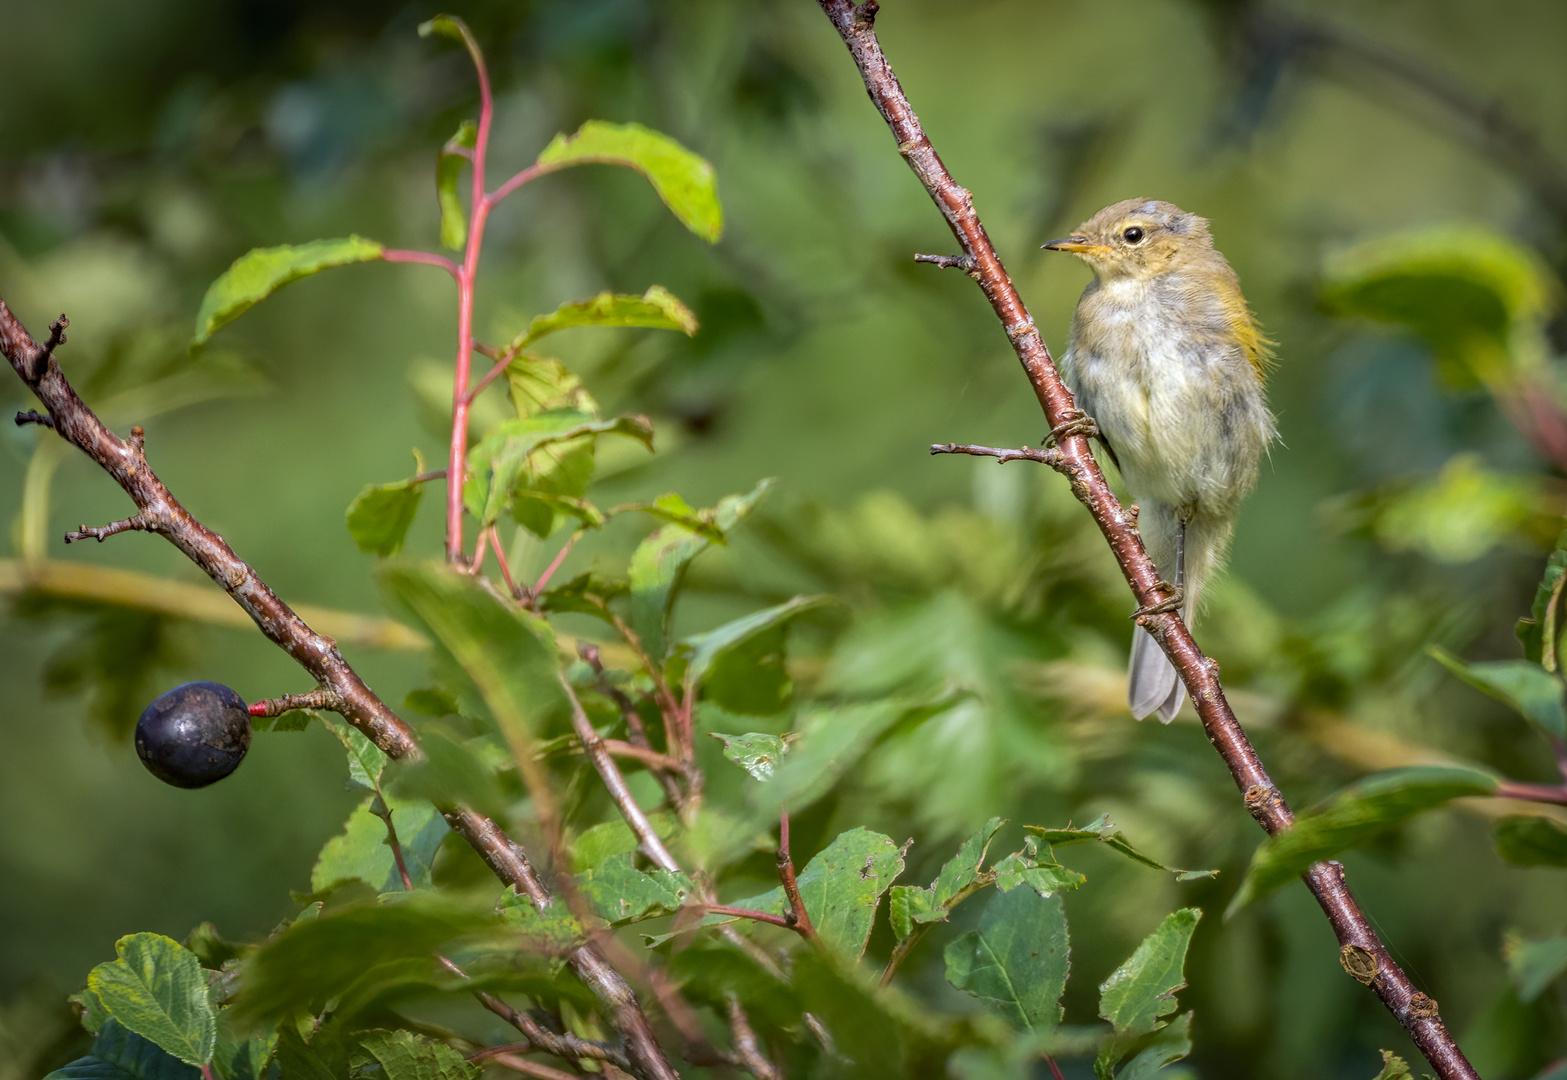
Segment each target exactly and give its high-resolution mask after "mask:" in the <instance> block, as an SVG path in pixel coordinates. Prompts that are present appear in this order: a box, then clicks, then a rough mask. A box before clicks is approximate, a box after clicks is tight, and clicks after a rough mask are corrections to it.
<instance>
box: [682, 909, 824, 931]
mask: <svg viewBox="0 0 1567 1080" xmlns="http://www.w3.org/2000/svg"><path fill="white" fill-rule="evenodd" d="M702 907H703V909H704V910H705V911H707V912H708V913H710V914H713V915H733V916H734V917H735V918H737V919H750V920H751V921H753V922H764V923H767V924H769V925H771V926H781V927H783V928H784V929H785V930H793V931H796V932H797V933H800V934H802V935H803V934H804V933H805V931H804V930H802V929H801V928H800V926H799V924H798V923H794V922H791V921H789V916H787V915H774V914H772V913H771V912H767V911H752V910H751V909H750V908H743V907H730V906H729V905H728V904H703V905H702Z"/></svg>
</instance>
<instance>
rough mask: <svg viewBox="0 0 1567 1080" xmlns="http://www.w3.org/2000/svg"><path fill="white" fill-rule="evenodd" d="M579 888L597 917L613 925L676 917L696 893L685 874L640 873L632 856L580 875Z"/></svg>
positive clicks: (617, 859)
mask: <svg viewBox="0 0 1567 1080" xmlns="http://www.w3.org/2000/svg"><path fill="white" fill-rule="evenodd" d="M577 887H578V889H579V890H580V891H581V893H582V895H583V896H585V897H586V898H587V901H588V903H589V905H590V906H591V907H592V908H593V911H594V913H595V914H597V915H598V916H599V917H601V918H603V919H604V920H605V921H607V922H609V923H611V924H613V925H621V924H624V923H632V922H637V921H639V920H642V919H648V918H652V917H653V916H655V915H673V914H674V913H675V912H677V911H679V910H680V909H681V907H683V906H684V905H685V903H686V899H687V898H688V897H690V896H692V895H694V894H695V892H696V885H695V884H694V883H693V882H692V880H691V879H690V878H689V877H687V876H686V875H685V874H681V873H676V872H675V871H672V870H665V869H662V868H656V869H653V870H649V871H647V872H646V873H644V872H643V871H641V870H638V869H637V868H636V866H635V865H634V857H633V856H632V855H631V854H629V853H628V854H625V855H621V856H618V857H616V858H613V859H607V860H605V861H604V862H602V863H600V864H599V865H598V866H596V867H594V868H593V869H591V870H588V871H586V872H584V873H582V874H579V875H578V877H577Z"/></svg>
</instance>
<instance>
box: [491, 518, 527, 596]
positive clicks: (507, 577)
mask: <svg viewBox="0 0 1567 1080" xmlns="http://www.w3.org/2000/svg"><path fill="white" fill-rule="evenodd" d="M487 531H488V532H489V536H490V547H492V548H494V549H495V565H496V567H497V568H498V569H499V570H500V572H501V580H502V581H504V582H505V583H506V591H507V592H509V593H511V595H512V597H513V598H514V599H521V598H522V594H521V593H520V592H518V591H517V583H516V582H515V581H513V580H512V579H511V566H510V565H509V564H508V563H507V561H506V552H504V551H502V550H501V536H500V533H498V532H496V531H495V526H494V525H491V526H490V527H489V529H488V530H487Z"/></svg>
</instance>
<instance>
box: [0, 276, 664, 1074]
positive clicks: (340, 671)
mask: <svg viewBox="0 0 1567 1080" xmlns="http://www.w3.org/2000/svg"><path fill="white" fill-rule="evenodd" d="M57 326H58V329H57V330H56V331H55V337H56V338H58V339H59V340H62V341H63V339H64V335H63V332H62V331H63V327H64V320H63V319H62V320H61V322H60V323H59V324H57ZM0 352H3V353H4V355H5V357H6V359H7V360H8V361H9V362H10V364H11V367H12V368H13V370H15V371H16V373H17V375H18V376H19V377H20V378H21V379H22V381H23V382H24V383H26V384H27V386H28V388H29V389H31V390H32V392H33V393H34V394H35V395H36V396H37V397H38V400H39V401H41V402H42V403H43V405H44V407H45V408H47V409H48V410H49V414H50V415H51V416H52V417H54V419H55V425H54V430H55V432H56V434H58V435H59V436H60V437H61V438H62V439H64V440H66V441H67V442H69V443H71V444H72V445H74V446H76V447H77V448H79V449H80V450H82V452H83V453H85V454H86V455H87V456H88V457H89V458H91V459H92V460H93V461H95V462H97V463H98V465H99V466H100V467H101V468H102V469H103V470H104V471H105V472H107V473H108V474H109V475H110V476H111V477H112V478H113V479H114V481H115V482H116V483H118V484H119V485H120V487H121V488H122V489H123V490H124V491H125V493H126V494H127V495H129V496H130V497H131V501H132V502H133V503H135V505H136V508H137V511H138V515H139V516H141V517H143V518H144V519H146V520H147V521H149V522H152V523H155V525H156V528H155V529H154V530H151V531H155V532H157V533H158V534H159V535H161V536H163V537H164V538H165V539H166V540H168V541H169V542H170V543H171V544H173V545H174V546H175V547H176V548H178V549H179V550H180V552H181V553H183V554H184V555H185V557H186V558H188V559H190V560H191V562H193V563H195V564H196V565H197V566H198V567H200V568H201V569H202V570H203V571H205V572H206V574H207V576H209V577H210V578H212V580H213V581H214V582H216V583H217V584H218V586H219V587H220V588H222V589H223V590H224V591H225V592H226V593H228V594H229V596H230V597H232V598H233V599H234V601H235V602H236V603H238V604H239V605H240V607H241V608H243V609H244V611H245V613H246V614H248V615H249V616H250V617H251V619H252V620H253V621H254V622H255V624H256V626H257V627H258V628H259V629H260V630H261V632H262V633H263V634H265V635H266V636H267V638H268V640H270V641H272V642H273V643H274V644H276V645H277V646H278V647H280V648H281V649H283V651H284V652H286V653H288V655H289V656H290V657H292V658H293V659H294V661H295V662H296V663H298V664H299V665H300V666H301V667H302V668H304V670H305V671H306V672H307V673H308V674H309V675H310V676H311V677H312V678H313V679H315V681H316V682H317V684H318V685H319V686H320V688H321V690H323V691H327V692H330V693H331V694H333V695H335V705H334V708H335V710H336V711H337V712H338V713H339V714H340V715H341V716H342V717H343V718H344V719H345V720H347V721H348V722H349V723H350V724H352V725H353V726H354V727H356V728H358V729H359V731H360V732H361V733H362V734H363V735H364V736H365V737H366V738H368V739H369V740H370V741H371V742H372V743H374V744H375V745H376V746H377V747H378V748H379V749H380V750H381V751H382V752H383V753H385V754H387V756H389V757H394V758H404V759H418V758H420V757H422V756H423V755H422V753H421V751H420V749H419V744H418V742H417V740H416V738H415V736H414V733H413V730H412V729H411V728H409V726H408V725H407V724H406V723H404V722H403V720H402V719H401V718H400V717H398V716H397V714H396V713H394V712H393V711H392V710H391V709H390V708H388V707H387V705H386V703H385V702H383V701H382V700H381V699H380V698H379V697H377V696H376V694H375V693H374V692H373V691H372V690H371V689H370V688H369V687H368V686H366V685H365V683H364V680H362V679H361V678H360V677H359V675H358V673H357V672H356V671H354V669H353V668H352V667H351V666H350V665H349V663H348V661H347V660H345V659H344V658H343V655H342V653H341V652H340V651H339V650H338V647H337V644H336V643H335V642H334V641H332V640H331V639H330V638H326V637H322V636H321V635H320V634H318V633H316V632H315V631H313V630H312V629H311V628H310V627H309V626H308V625H306V623H305V622H304V620H303V619H301V618H300V617H299V616H298V615H297V614H295V613H294V611H293V610H292V609H291V608H290V607H289V606H288V605H287V604H285V603H284V602H283V601H282V600H281V599H279V598H278V596H277V594H276V593H274V592H273V591H272V590H271V589H270V588H269V587H268V586H267V584H266V582H264V581H262V580H261V579H260V578H259V577H258V576H257V575H256V573H255V572H254V571H253V570H252V569H251V568H250V566H249V565H248V564H246V563H245V562H244V561H242V560H241V559H240V558H239V557H238V556H237V555H235V554H234V551H233V549H232V548H230V547H229V546H228V544H226V543H225V542H224V541H223V539H222V537H220V536H218V535H217V534H216V533H214V532H212V531H211V530H210V529H208V528H207V527H206V526H204V525H202V524H201V522H199V521H197V520H196V519H195V518H194V517H192V516H191V514H190V513H189V512H188V511H187V510H186V509H185V508H184V507H183V506H181V505H180V503H179V501H178V500H177V499H175V498H174V495H173V494H172V493H171V492H170V491H169V490H168V488H167V487H165V486H164V485H163V482H162V481H160V480H159V479H158V477H157V474H156V473H154V472H153V470H152V467H151V466H150V465H149V464H148V462H147V459H146V455H145V453H144V448H143V446H142V440H141V438H140V429H139V428H138V429H133V431H132V437H131V439H129V440H125V439H121V438H120V437H119V436H117V435H115V434H114V433H113V432H112V431H110V430H109V429H108V428H107V427H105V426H104V425H103V423H102V422H101V421H100V420H99V419H98V418H97V416H95V415H94V414H93V412H92V410H91V409H89V408H88V407H87V406H86V404H85V403H83V401H82V399H81V398H80V397H79V396H78V395H77V393H76V391H75V390H74V389H73V388H72V387H71V385H70V383H69V381H67V379H66V378H65V375H64V373H63V372H62V371H61V370H60V366H59V364H58V362H56V360H55V359H54V357H53V356H52V355H50V352H49V350H46V349H45V348H44V347H43V346H41V345H39V344H38V343H37V342H36V341H34V340H33V338H32V336H31V335H30V334H28V332H27V329H26V328H25V327H24V326H23V325H22V324H21V322H20V321H19V320H18V319H17V318H16V316H15V315H13V314H12V313H11V310H10V308H9V307H7V306H6V304H5V302H4V301H3V300H0ZM443 812H444V813H445V815H446V819H447V821H448V822H450V823H451V825H452V828H453V829H454V830H456V832H457V833H458V834H459V835H461V836H463V838H464V839H466V840H467V841H468V842H469V844H470V845H472V846H473V848H474V850H476V851H477V852H478V853H479V854H480V856H481V857H482V858H483V859H484V861H485V862H486V863H487V864H488V865H489V866H490V868H491V869H492V870H493V871H494V872H495V873H496V875H497V876H498V877H499V878H500V879H501V880H502V881H504V882H506V883H507V884H508V885H511V886H512V887H514V888H515V889H517V890H518V891H520V892H522V893H524V894H526V895H527V896H529V897H530V898H531V899H532V900H533V902H534V903H535V904H536V905H539V906H547V905H548V904H549V902H550V894H549V891H548V890H547V889H545V887H544V885H543V883H542V882H541V881H540V880H539V879H538V876H537V875H536V874H535V873H534V871H533V867H532V866H531V865H530V864H529V863H528V860H527V856H526V855H525V854H524V853H523V851H522V849H521V848H520V847H518V846H517V845H515V844H514V843H512V842H511V840H510V839H509V838H508V837H507V836H506V834H505V833H504V832H502V831H501V829H500V827H499V826H497V825H496V824H495V822H493V821H491V820H490V819H489V818H487V817H484V816H483V815H481V814H478V813H475V812H474V811H472V810H468V809H466V808H461V807H459V808H455V809H446V810H444V811H443ZM568 961H569V962H570V964H571V965H572V968H573V969H574V970H575V971H576V973H577V975H578V977H579V978H581V979H582V981H583V982H584V983H585V984H586V985H587V986H588V988H589V989H590V990H591V991H592V992H593V994H594V996H595V997H597V998H598V1000H599V1003H600V1005H601V1007H602V1010H603V1015H604V1017H605V1019H606V1020H607V1021H608V1022H609V1023H610V1025H611V1026H612V1027H613V1028H614V1029H615V1030H616V1031H618V1032H619V1033H620V1034H621V1036H622V1037H623V1038H624V1039H625V1041H626V1046H627V1058H628V1061H629V1062H630V1065H629V1067H630V1068H631V1069H632V1071H633V1072H635V1073H636V1074H637V1075H638V1076H640V1077H642V1078H643V1080H675V1078H676V1077H677V1076H678V1074H677V1073H676V1072H675V1070H674V1069H673V1068H672V1067H671V1066H670V1064H669V1061H668V1059H667V1058H666V1057H665V1055H664V1052H663V1050H662V1049H661V1048H660V1047H659V1045H658V1040H657V1039H656V1038H655V1037H654V1035H653V1030H652V1027H651V1025H649V1023H648V1020H647V1016H646V1014H645V1013H644V1012H643V1011H642V1006H641V1004H640V1003H639V1002H638V1001H637V997H636V994H635V993H633V992H632V990H631V987H630V986H629V985H627V983H626V981H625V979H624V978H623V977H622V976H621V974H620V973H619V972H618V971H616V970H615V969H614V968H613V967H611V966H610V964H609V963H608V961H606V960H605V958H604V956H603V954H602V953H601V952H600V951H599V950H598V948H597V947H596V946H595V945H593V944H591V943H590V944H587V945H584V946H582V947H581V948H579V949H577V950H576V951H575V952H574V953H572V954H571V956H570V957H569V958H568Z"/></svg>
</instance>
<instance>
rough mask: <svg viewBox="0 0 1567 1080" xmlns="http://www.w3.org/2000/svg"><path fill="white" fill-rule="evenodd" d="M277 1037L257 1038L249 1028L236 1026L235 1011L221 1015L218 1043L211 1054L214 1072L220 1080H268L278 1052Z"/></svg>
mask: <svg viewBox="0 0 1567 1080" xmlns="http://www.w3.org/2000/svg"><path fill="white" fill-rule="evenodd" d="M277 1043H278V1033H277V1031H276V1030H275V1029H274V1030H271V1031H268V1032H265V1033H263V1034H260V1035H257V1034H255V1033H254V1032H253V1031H251V1030H250V1028H249V1026H248V1025H244V1024H238V1023H235V1020H234V1010H233V1009H224V1010H223V1011H221V1012H220V1013H218V1042H217V1048H216V1049H215V1050H214V1051H213V1054H212V1070H213V1072H214V1073H216V1074H217V1075H218V1076H219V1077H220V1078H221V1080H266V1075H267V1067H268V1063H269V1062H270V1061H271V1060H272V1057H273V1055H274V1054H275V1053H276V1051H277Z"/></svg>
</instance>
